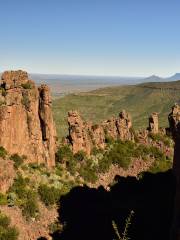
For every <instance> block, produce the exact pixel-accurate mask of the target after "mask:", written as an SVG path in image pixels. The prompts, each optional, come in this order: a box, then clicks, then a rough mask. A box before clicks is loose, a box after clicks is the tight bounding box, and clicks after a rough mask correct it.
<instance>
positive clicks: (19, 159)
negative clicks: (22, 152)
mask: <svg viewBox="0 0 180 240" xmlns="http://www.w3.org/2000/svg"><path fill="white" fill-rule="evenodd" d="M10 159H11V160H12V161H13V162H14V167H15V168H16V169H18V167H20V166H21V165H22V164H23V162H24V160H23V158H22V157H20V156H19V155H18V154H17V153H15V154H13V155H11V157H10Z"/></svg>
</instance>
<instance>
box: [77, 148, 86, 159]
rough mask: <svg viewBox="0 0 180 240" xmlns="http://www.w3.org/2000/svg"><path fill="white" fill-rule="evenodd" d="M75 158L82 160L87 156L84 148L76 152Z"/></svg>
mask: <svg viewBox="0 0 180 240" xmlns="http://www.w3.org/2000/svg"><path fill="white" fill-rule="evenodd" d="M74 158H75V160H77V161H79V162H82V161H83V160H84V159H85V158H86V153H85V152H84V151H83V150H80V151H79V152H77V153H75V154H74Z"/></svg>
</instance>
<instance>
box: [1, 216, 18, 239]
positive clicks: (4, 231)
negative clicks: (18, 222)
mask: <svg viewBox="0 0 180 240" xmlns="http://www.w3.org/2000/svg"><path fill="white" fill-rule="evenodd" d="M18 235H19V233H18V230H17V229H16V228H15V227H10V219H9V218H8V217H7V216H5V215H4V214H2V213H0V240H17V239H18Z"/></svg>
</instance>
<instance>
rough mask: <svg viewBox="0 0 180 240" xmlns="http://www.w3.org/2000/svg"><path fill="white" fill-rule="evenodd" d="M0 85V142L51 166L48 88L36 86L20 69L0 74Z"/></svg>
mask: <svg viewBox="0 0 180 240" xmlns="http://www.w3.org/2000/svg"><path fill="white" fill-rule="evenodd" d="M1 78H2V79H1V87H0V145H1V146H3V147H4V148H5V149H6V150H7V151H8V152H9V153H10V154H14V153H18V154H19V155H26V156H27V162H36V163H44V164H46V165H47V166H48V167H52V166H54V165H55V150H56V130H55V126H54V122H53V118H52V112H51V97H50V90H49V88H48V87H47V86H46V85H42V86H40V87H39V88H37V87H36V86H35V84H34V82H33V81H31V80H29V79H28V74H27V73H26V72H23V71H7V72H5V73H3V74H2V77H1Z"/></svg>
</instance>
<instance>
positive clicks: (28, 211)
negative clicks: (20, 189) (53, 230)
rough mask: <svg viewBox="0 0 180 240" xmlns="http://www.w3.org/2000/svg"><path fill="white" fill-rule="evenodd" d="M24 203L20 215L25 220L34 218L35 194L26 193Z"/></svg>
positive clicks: (35, 213) (35, 209)
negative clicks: (21, 214) (24, 217)
mask: <svg viewBox="0 0 180 240" xmlns="http://www.w3.org/2000/svg"><path fill="white" fill-rule="evenodd" d="M26 197H27V198H26V201H25V202H24V203H23V205H22V213H23V215H24V216H26V218H27V219H29V218H32V217H33V218H34V217H36V216H37V214H38V210H39V209H38V203H37V198H36V194H35V192H32V191H30V190H29V191H28V192H27V195H26Z"/></svg>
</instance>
